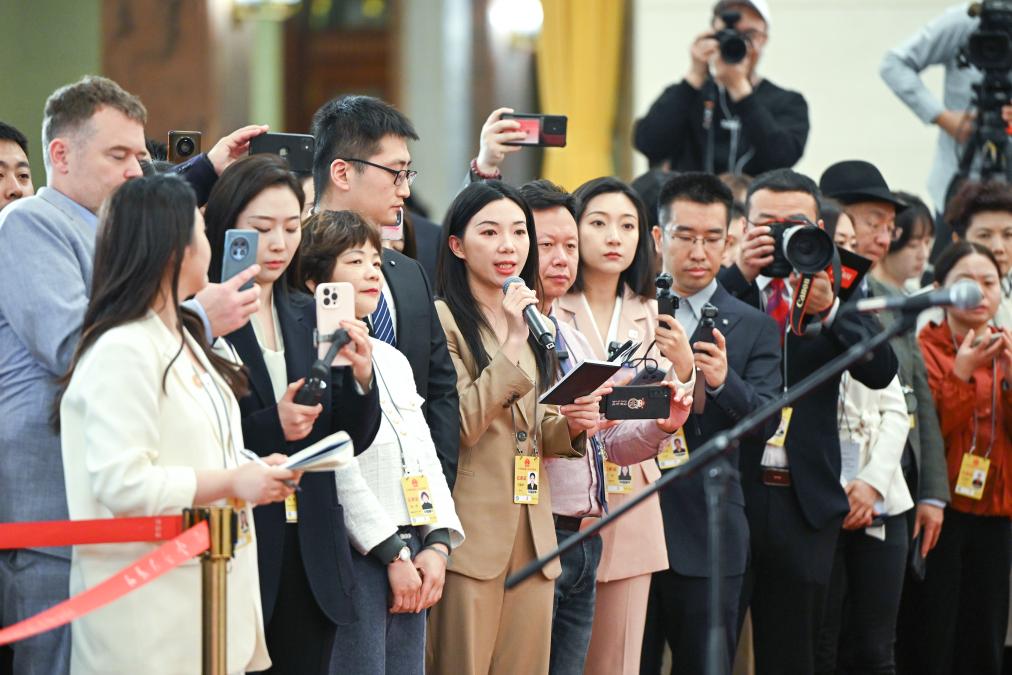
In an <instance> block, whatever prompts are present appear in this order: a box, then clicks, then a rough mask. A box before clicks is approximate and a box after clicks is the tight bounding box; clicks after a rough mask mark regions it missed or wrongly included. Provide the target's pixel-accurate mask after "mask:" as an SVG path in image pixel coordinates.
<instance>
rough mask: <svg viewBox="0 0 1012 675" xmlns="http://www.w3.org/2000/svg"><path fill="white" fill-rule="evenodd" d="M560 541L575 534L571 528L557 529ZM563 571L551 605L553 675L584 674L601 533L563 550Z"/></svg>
mask: <svg viewBox="0 0 1012 675" xmlns="http://www.w3.org/2000/svg"><path fill="white" fill-rule="evenodd" d="M555 534H556V536H557V537H558V539H559V541H560V542H561V541H563V540H564V539H568V538H569V537H571V536H573V534H574V533H573V532H570V531H568V530H559V529H557V530H556V531H555ZM559 562H561V563H562V574H561V575H560V576H559V578H558V579H556V580H555V604H554V605H553V608H552V656H551V660H550V661H549V666H548V672H549V673H550V675H570V674H572V675H583V664H584V661H586V659H587V648H588V646H589V645H590V629H591V627H592V626H593V624H594V597H595V593H596V588H597V565H598V563H599V562H601V537H600V536H598V535H594V536H592V537H588V538H587V539H585V540H584V541H583V542H582V543H580V545H579V546H577V547H575V548H572V549H570V550H568V551H566V552H565V553H563V554H562V557H561V558H560V560H559Z"/></svg>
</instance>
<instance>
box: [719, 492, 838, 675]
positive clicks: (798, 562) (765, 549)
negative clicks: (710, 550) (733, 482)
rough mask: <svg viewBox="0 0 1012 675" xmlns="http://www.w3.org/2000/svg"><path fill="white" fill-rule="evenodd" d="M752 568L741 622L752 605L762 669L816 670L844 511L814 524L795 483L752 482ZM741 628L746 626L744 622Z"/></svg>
mask: <svg viewBox="0 0 1012 675" xmlns="http://www.w3.org/2000/svg"><path fill="white" fill-rule="evenodd" d="M745 512H746V514H747V515H748V521H749V529H750V532H751V553H752V559H751V561H750V565H749V569H748V571H747V572H746V573H745V582H744V586H743V590H742V594H741V600H742V605H741V609H740V611H739V614H738V617H739V619H738V620H739V622H740V621H741V620H742V617H744V616H745V609H746V608H748V607H751V608H752V631H753V639H754V642H755V665H756V673H757V674H758V675H793V674H795V673H796V674H797V675H811V673H812V672H814V670H815V649H816V644H817V642H818V636H819V629H820V628H821V625H822V615H823V611H824V603H825V599H826V591H827V589H828V588H829V578H830V574H831V572H832V569H833V557H834V554H835V552H836V539H837V537H838V535H839V533H840V525H841V524H842V523H843V516H840V517H839V518H834V519H833V520H832V521H830V522H829V523H828V524H827V525H826V526H825V527H822V528H818V529H817V528H814V527H812V526H811V525H809V524H808V521H806V520H805V517H804V515H803V514H802V513H801V506H800V504H798V499H797V497H796V496H795V494H794V490H793V489H792V488H790V487H770V486H767V485H762V484H760V485H749V486H748V489H747V492H746V495H745ZM739 629H740V626H739Z"/></svg>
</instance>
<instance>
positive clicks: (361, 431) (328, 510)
mask: <svg viewBox="0 0 1012 675" xmlns="http://www.w3.org/2000/svg"><path fill="white" fill-rule="evenodd" d="M274 305H275V307H276V308H277V311H278V321H279V323H280V324H281V334H282V337H283V340H284V345H285V362H286V365H287V368H288V382H289V383H291V382H295V381H296V380H298V379H300V378H303V377H305V376H306V375H308V374H309V369H310V367H311V366H312V364H313V362H314V361H315V360H316V349H315V348H314V347H313V328H314V327H315V325H316V305H315V303H314V301H313V299H312V298H310V297H309V296H307V295H304V294H302V293H295V292H290V291H288V290H287V289H286V288H285V284H284V282H283V281H281V282H278V283H276V284H275V285H274ZM226 339H227V340H228V341H229V343H231V344H232V346H233V347H234V348H235V350H236V351H237V352H238V353H239V356H240V358H242V360H243V363H244V364H245V365H246V368H247V370H248V371H249V379H250V390H251V391H250V393H249V395H247V396H244V397H243V398H242V400H241V401H239V409H240V411H241V413H242V434H243V440H244V441H245V443H246V447H247V448H249V449H250V450H253V451H254V452H256V453H257V454H258V455H261V456H266V455H270V454H271V453H274V452H283V453H285V454H292V453H294V452H296V451H298V450H301V449H302V448H305V447H307V446H309V445H312V444H313V443H315V442H316V441H318V440H320V439H321V438H324V437H326V436H329V435H330V434H332V433H335V432H337V431H346V432H347V433H348V435H349V436H350V437H351V440H352V443H354V445H355V453H356V454H358V453H360V452H362V451H363V450H365V449H366V448H368V447H369V445H370V444H372V441H373V439H374V438H375V437H376V432H377V431H378V430H379V424H380V407H379V396H378V394H377V392H376V387H372V388H371V389H370V391H369V393H368V394H366V395H364V396H363V395H361V394H359V393H358V392H357V390H356V388H355V382H354V378H353V377H352V374H351V368H334V369H332V370H331V374H332V375H333V381H332V382H331V386H330V387H328V388H327V389H326V390H325V392H324V397H323V400H322V401H321V403H322V405H323V412H321V413H320V416H319V417H318V418H317V419H316V422H315V423H314V424H313V430H312V431H311V432H310V434H309V436H307V437H306V438H304V439H302V440H301V441H296V442H293V443H289V442H287V441H286V440H285V436H284V431H283V430H282V428H281V420H280V418H279V417H278V406H277V403H276V402H275V399H274V389H273V387H272V386H271V380H270V376H269V375H268V373H267V366H266V365H265V363H264V360H263V355H262V354H261V351H260V345H259V343H258V342H257V339H256V335H255V334H254V332H253V326H252V325H250V324H248V323H247V324H246V325H245V326H243V327H242V328H240V329H239V330H237V331H235V332H234V333H232V334H230V335H228V336H227V337H226ZM301 487H302V490H301V492H298V493H297V498H298V502H299V523H298V528H299V545H300V550H301V553H302V560H303V563H304V565H305V572H306V578H307V579H308V580H309V586H310V588H311V589H312V592H313V596H314V597H315V598H316V602H317V604H318V605H319V607H320V609H321V610H322V611H323V613H324V614H326V616H327V618H329V619H330V620H331V621H333V622H334V623H335V624H338V625H345V624H348V623H351V622H352V621H354V620H355V614H354V610H353V609H352V603H351V589H352V588H353V587H354V576H353V574H354V573H353V570H352V567H351V546H350V542H349V540H348V532H347V530H346V529H345V526H344V510H343V509H342V507H341V504H340V503H339V502H338V499H337V489H336V486H335V483H334V476H333V474H332V473H330V472H323V473H307V474H305V475H303V477H302V481H301ZM253 518H254V521H255V522H256V532H257V555H258V557H259V561H260V593H261V597H262V599H263V610H264V624H267V623H269V622H270V618H271V615H272V613H273V611H274V605H275V601H276V600H277V595H278V588H279V586H280V584H281V567H282V559H283V553H282V552H283V548H284V541H285V527H287V525H286V524H285V508H284V504H283V503H275V504H265V505H263V506H258V507H256V508H255V509H253Z"/></svg>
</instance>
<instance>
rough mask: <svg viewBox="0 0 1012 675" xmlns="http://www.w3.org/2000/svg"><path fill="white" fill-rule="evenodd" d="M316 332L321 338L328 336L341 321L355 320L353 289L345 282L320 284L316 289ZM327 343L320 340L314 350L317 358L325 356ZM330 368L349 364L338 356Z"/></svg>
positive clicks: (328, 345)
mask: <svg viewBox="0 0 1012 675" xmlns="http://www.w3.org/2000/svg"><path fill="white" fill-rule="evenodd" d="M315 295H316V330H317V334H318V335H320V336H321V337H322V336H326V335H329V334H330V333H333V332H334V331H335V330H337V329H338V328H340V327H341V322H342V321H351V320H354V319H355V287H354V286H352V285H351V284H349V283H348V282H346V281H339V282H333V283H327V284H320V285H319V286H317V287H316V293H315ZM329 347H330V344H329V343H328V342H324V341H322V340H320V342H319V344H318V345H317V348H316V353H317V358H321V359H322V358H323V357H324V356H326V355H327V349H328V348H329ZM331 365H332V366H347V365H351V362H350V361H348V359H347V358H345V357H343V356H341V355H340V354H338V355H337V356H335V357H334V360H333V361H331Z"/></svg>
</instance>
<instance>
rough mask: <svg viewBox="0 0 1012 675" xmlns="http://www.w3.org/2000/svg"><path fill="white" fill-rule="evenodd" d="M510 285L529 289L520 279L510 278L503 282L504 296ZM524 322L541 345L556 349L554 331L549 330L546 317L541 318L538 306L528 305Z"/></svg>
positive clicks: (525, 309)
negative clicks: (519, 285) (518, 285)
mask: <svg viewBox="0 0 1012 675" xmlns="http://www.w3.org/2000/svg"><path fill="white" fill-rule="evenodd" d="M510 284H521V285H523V286H524V288H526V287H527V284H525V283H524V280H523V279H521V278H520V277H510V278H509V279H507V280H506V281H504V282H503V285H502V292H503V295H505V294H506V291H507V290H508V289H509V287H510ZM524 320H525V321H526V322H527V327H528V328H529V329H530V331H531V335H533V336H534V339H535V340H537V342H538V344H539V345H541V346H542V347H544V348H545V349H555V338H554V337H553V336H552V331H551V330H550V329H549V328H548V324H547V323H546V322H545V319H544V317H542V316H541V312H539V311H538V308H537V305H527V306H526V307H524Z"/></svg>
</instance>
